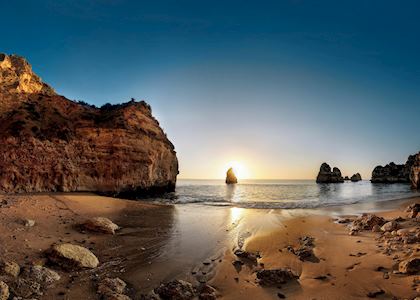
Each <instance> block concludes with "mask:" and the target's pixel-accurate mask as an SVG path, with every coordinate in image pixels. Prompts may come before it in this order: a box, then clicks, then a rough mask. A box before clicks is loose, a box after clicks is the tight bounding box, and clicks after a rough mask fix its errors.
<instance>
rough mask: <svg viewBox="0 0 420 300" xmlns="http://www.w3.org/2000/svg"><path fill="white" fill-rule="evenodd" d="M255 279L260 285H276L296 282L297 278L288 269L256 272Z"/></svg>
mask: <svg viewBox="0 0 420 300" xmlns="http://www.w3.org/2000/svg"><path fill="white" fill-rule="evenodd" d="M257 278H258V279H259V282H260V284H262V285H277V284H283V283H286V282H288V281H291V280H296V279H298V278H299V276H296V275H295V274H293V272H292V271H291V270H290V269H274V270H260V271H257Z"/></svg>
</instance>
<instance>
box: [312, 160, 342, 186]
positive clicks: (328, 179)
mask: <svg viewBox="0 0 420 300" xmlns="http://www.w3.org/2000/svg"><path fill="white" fill-rule="evenodd" d="M316 182H317V183H341V182H344V178H343V176H341V171H340V169H339V168H336V167H334V168H333V170H332V171H331V167H330V165H329V164H327V163H323V164H322V165H321V167H320V168H319V173H318V176H317V177H316Z"/></svg>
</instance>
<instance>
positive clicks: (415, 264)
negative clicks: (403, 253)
mask: <svg viewBox="0 0 420 300" xmlns="http://www.w3.org/2000/svg"><path fill="white" fill-rule="evenodd" d="M398 271H400V272H401V273H404V274H417V273H419V272H420V258H418V257H413V258H410V259H407V260H404V261H402V262H400V263H399V265H398Z"/></svg>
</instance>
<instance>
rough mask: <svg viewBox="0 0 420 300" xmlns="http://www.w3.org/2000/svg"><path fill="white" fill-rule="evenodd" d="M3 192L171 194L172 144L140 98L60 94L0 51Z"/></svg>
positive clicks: (173, 172)
mask: <svg viewBox="0 0 420 300" xmlns="http://www.w3.org/2000/svg"><path fill="white" fill-rule="evenodd" d="M0 145H1V146H0V191H1V192H8V193H19V192H48V191H92V192H100V193H105V194H111V195H115V196H122V197H128V198H134V197H136V196H137V195H140V194H142V193H149V192H164V191H172V190H174V187H175V182H176V177H177V174H178V161H177V158H176V153H175V151H174V146H173V145H172V143H171V142H170V141H169V140H168V138H167V137H166V134H165V133H164V132H163V130H162V129H161V128H160V126H159V123H158V122H157V120H156V119H155V118H154V117H153V116H152V112H151V108H150V106H149V105H148V104H146V103H145V102H144V101H141V102H136V101H130V102H128V103H125V104H120V105H105V106H103V107H102V108H96V107H94V106H90V105H86V104H80V103H76V102H73V101H70V100H68V99H67V98H65V97H63V96H59V95H57V94H56V93H55V92H54V90H53V89H52V88H51V87H49V86H48V85H47V84H45V83H43V82H42V81H41V79H40V78H39V77H38V76H36V75H35V74H34V73H33V72H32V69H31V66H30V65H29V64H28V62H27V61H26V60H25V59H24V58H21V57H18V56H14V55H11V56H8V55H5V54H0Z"/></svg>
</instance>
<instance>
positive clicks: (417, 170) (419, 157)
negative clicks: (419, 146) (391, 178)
mask: <svg viewBox="0 0 420 300" xmlns="http://www.w3.org/2000/svg"><path fill="white" fill-rule="evenodd" d="M413 156H414V158H413V160H412V165H411V170H410V183H411V187H412V188H414V189H420V152H419V153H417V154H415V155H413Z"/></svg>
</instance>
